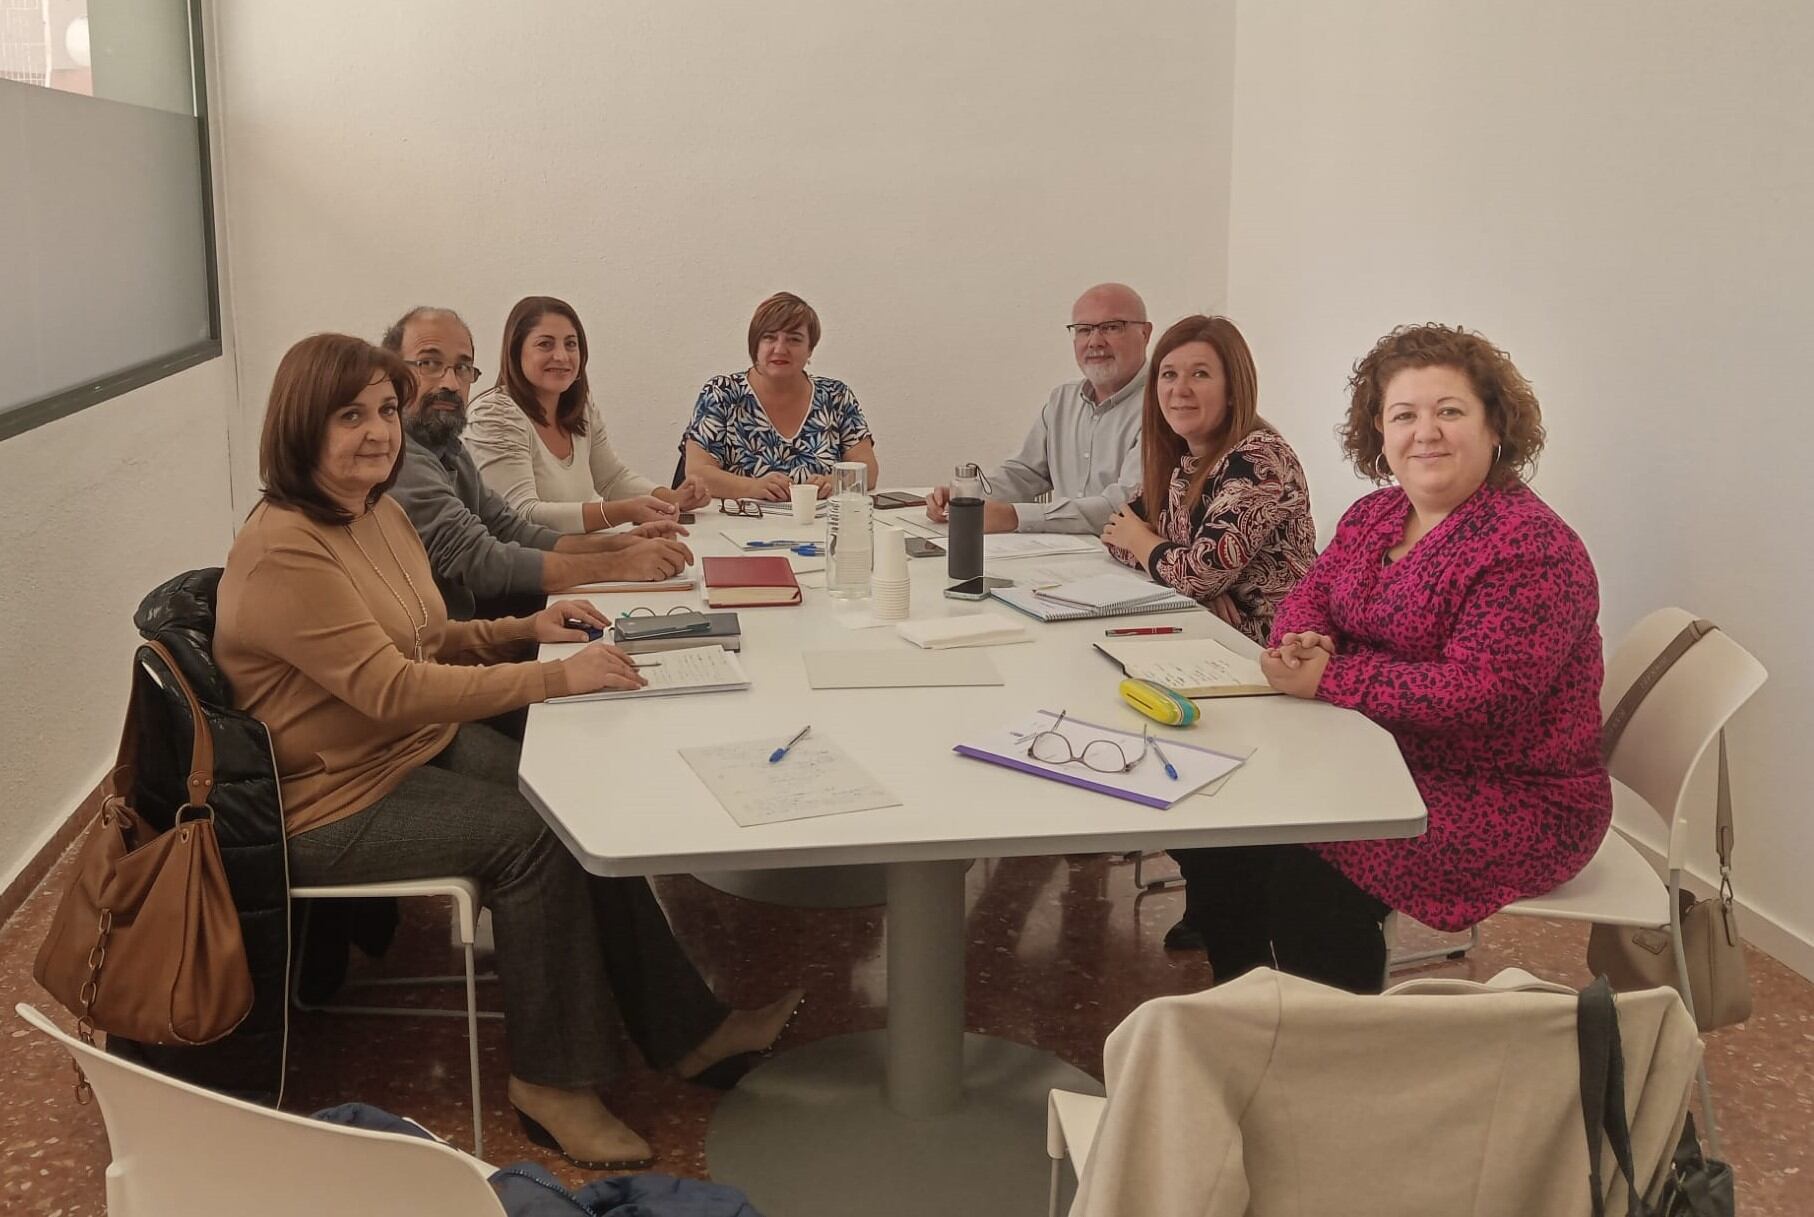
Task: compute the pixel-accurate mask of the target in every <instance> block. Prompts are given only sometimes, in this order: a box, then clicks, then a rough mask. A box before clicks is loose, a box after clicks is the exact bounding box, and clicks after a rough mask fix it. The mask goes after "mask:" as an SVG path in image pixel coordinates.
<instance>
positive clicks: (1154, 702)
mask: <svg viewBox="0 0 1814 1217" xmlns="http://www.w3.org/2000/svg"><path fill="white" fill-rule="evenodd" d="M1090 646H1091V647H1092V648H1094V649H1095V651H1096V653H1097V654H1098V655H1100V656H1102V657H1103V658H1104V659H1106V660H1108V661H1109V662H1110V663H1112V664H1114V665H1115V666H1116V667H1117V668H1120V669H1121V674H1122V675H1123V676H1127V665H1126V664H1124V663H1122V662H1121V661H1120V660H1119V659H1116V658H1115V657H1114V656H1113V655H1111V654H1109V653H1108V652H1107V651H1106V650H1104V649H1103V648H1102V647H1101V646H1100V645H1099V644H1097V643H1093V642H1092V643H1091V644H1090ZM1121 700H1122V701H1125V702H1126V703H1127V704H1128V705H1130V706H1132V707H1134V709H1136V710H1138V711H1140V713H1142V714H1144V715H1146V716H1147V717H1148V718H1150V719H1152V720H1153V721H1154V722H1156V723H1164V724H1165V725H1166V726H1168V727H1188V726H1190V725H1191V724H1192V723H1194V722H1196V721H1197V703H1196V702H1194V701H1192V700H1191V699H1190V698H1188V697H1185V696H1184V695H1183V694H1181V693H1174V692H1173V691H1172V690H1170V689H1168V688H1166V687H1165V686H1164V685H1160V684H1154V683H1153V682H1152V681H1150V680H1137V679H1135V678H1134V677H1132V676H1127V679H1126V680H1124V681H1122V682H1121Z"/></svg>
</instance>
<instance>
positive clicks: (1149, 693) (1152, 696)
mask: <svg viewBox="0 0 1814 1217" xmlns="http://www.w3.org/2000/svg"><path fill="white" fill-rule="evenodd" d="M1121 700H1123V701H1125V702H1126V703H1127V704H1128V705H1130V706H1132V707H1134V709H1136V710H1138V711H1140V713H1142V714H1144V715H1146V716H1147V717H1148V718H1150V719H1152V720H1153V721H1154V722H1156V723H1164V724H1165V725H1166V726H1168V727H1188V726H1190V725H1191V724H1192V723H1194V722H1196V721H1197V703H1196V702H1194V701H1192V700H1191V699H1190V698H1188V697H1185V696H1183V695H1182V694H1179V693H1174V692H1172V691H1171V690H1170V689H1168V688H1166V687H1165V686H1164V685H1156V684H1154V683H1153V682H1152V681H1150V680H1134V679H1131V678H1130V679H1128V680H1124V681H1122V682H1121Z"/></svg>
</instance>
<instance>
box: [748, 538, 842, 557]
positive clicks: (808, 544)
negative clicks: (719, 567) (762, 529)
mask: <svg viewBox="0 0 1814 1217" xmlns="http://www.w3.org/2000/svg"><path fill="white" fill-rule="evenodd" d="M743 548H744V549H790V550H792V551H793V552H794V553H797V554H799V555H800V556H801V557H802V558H817V557H819V556H821V555H822V554H824V552H825V547H824V546H823V545H820V544H819V543H818V542H817V541H745V542H743Z"/></svg>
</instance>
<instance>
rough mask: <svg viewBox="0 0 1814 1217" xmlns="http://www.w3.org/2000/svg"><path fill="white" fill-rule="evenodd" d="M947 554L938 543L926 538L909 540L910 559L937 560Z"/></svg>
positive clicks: (908, 551) (910, 538) (911, 538)
mask: <svg viewBox="0 0 1814 1217" xmlns="http://www.w3.org/2000/svg"><path fill="white" fill-rule="evenodd" d="M944 552H945V547H944V546H943V545H940V544H939V543H938V542H937V541H933V540H929V539H928V538H926V537H908V538H907V556H908V557H909V558H936V557H938V556H939V555H941V554H943V553H944Z"/></svg>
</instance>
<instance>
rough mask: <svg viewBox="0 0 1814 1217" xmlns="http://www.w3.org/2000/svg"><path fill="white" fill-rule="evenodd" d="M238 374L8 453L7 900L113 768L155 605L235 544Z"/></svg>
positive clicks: (2, 545)
mask: <svg viewBox="0 0 1814 1217" xmlns="http://www.w3.org/2000/svg"><path fill="white" fill-rule="evenodd" d="M232 402H233V377H232V366H231V364H230V362H229V361H228V360H226V359H212V360H209V361H208V362H207V363H203V364H198V365H197V366H195V367H193V368H189V369H187V370H186V371H183V372H180V373H178V374H177V375H175V376H172V377H170V378H168V379H166V380H160V381H158V382H156V383H155V384H151V385H148V386H146V387H145V388H142V389H139V390H137V391H135V392H132V393H128V394H126V395H125V396H122V397H116V398H114V399H113V400H111V401H108V402H104V403H103V404H101V405H98V406H94V407H92V408H90V409H87V410H84V411H82V412H81V413H79V414H73V415H70V416H69V417H67V418H62V419H58V420H57V421H56V422H53V423H47V424H45V425H44V426H42V427H38V428H36V429H35V430H32V431H27V432H26V433H25V434H23V435H16V436H14V437H12V438H11V439H9V440H7V441H6V442H5V443H3V444H0V571H4V572H5V578H3V579H0V622H4V623H5V626H4V628H0V672H3V673H5V676H4V679H0V686H3V687H4V689H5V692H4V694H0V808H3V809H4V811H3V812H0V888H4V887H5V886H6V883H7V882H8V881H9V880H10V879H11V878H12V876H13V875H14V874H15V873H17V871H18V870H19V869H20V868H21V867H22V866H23V865H24V864H25V863H26V862H27V861H28V860H29V859H30V858H31V857H32V855H33V854H35V853H36V852H37V849H38V846H39V845H40V843H41V842H42V841H43V840H44V838H45V837H46V836H47V835H48V834H49V833H50V832H51V831H53V830H54V829H55V828H56V827H57V826H58V825H59V824H61V823H62V822H63V821H64V820H65V819H67V818H68V817H69V815H70V813H71V812H73V811H74V810H75V809H76V805H77V803H79V802H80V801H81V799H82V796H83V795H85V794H87V793H88V791H89V790H90V789H91V788H92V787H93V786H94V784H95V783H96V782H97V781H99V780H100V778H101V775H102V773H104V772H105V770H106V768H107V766H108V765H110V764H112V763H113V757H114V752H115V749H116V748H117V747H118V745H119V741H120V720H121V716H122V715H123V714H124V713H125V711H126V690H127V686H128V676H129V672H130V664H131V656H132V651H133V646H134V644H135V642H136V640H137V637H138V634H137V631H135V630H134V629H133V627H132V613H133V610H134V609H136V608H137V607H138V603H139V600H140V599H141V598H142V597H143V596H144V594H145V593H146V592H148V591H150V590H151V589H152V588H153V587H156V586H157V585H158V584H159V583H162V582H163V581H164V580H165V579H168V578H170V577H171V576H172V575H174V574H177V573H179V572H181V571H184V570H187V569H189V568H191V567H196V566H218V565H219V564H220V562H221V560H222V559H223V558H225V557H226V551H227V545H228V544H229V542H230V541H231V539H232V518H233V517H232V515H231V511H230V506H229V501H228V476H227V446H226V433H227V423H228V414H229V411H230V408H231V406H232Z"/></svg>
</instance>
